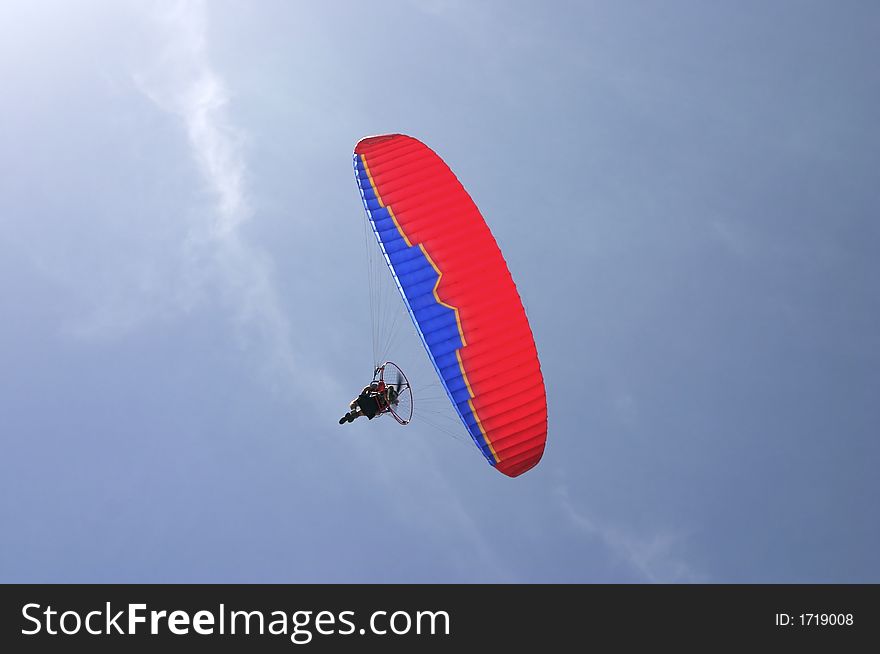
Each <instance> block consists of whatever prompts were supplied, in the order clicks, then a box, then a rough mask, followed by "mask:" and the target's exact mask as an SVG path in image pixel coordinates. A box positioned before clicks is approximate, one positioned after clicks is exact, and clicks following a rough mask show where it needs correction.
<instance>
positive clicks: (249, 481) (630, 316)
mask: <svg viewBox="0 0 880 654" xmlns="http://www.w3.org/2000/svg"><path fill="white" fill-rule="evenodd" d="M325 5H326V6H325ZM325 5H321V6H318V3H287V2H260V3H246V2H237V1H218V2H211V3H209V4H202V3H197V2H193V3H184V2H181V3H177V2H155V3H122V2H119V3H117V2H112V3H111V2H81V3H75V5H74V4H72V3H62V2H6V3H3V5H2V8H0V81H2V85H0V88H2V94H3V101H2V102H0V307H2V321H0V371H2V373H0V438H2V447H3V454H2V456H0V534H2V536H0V581H4V582H19V581H25V582H73V581H84V582H136V581H141V582H152V581H157V582H200V581H201V582H446V581H458V582H526V583H532V582H626V583H628V582H684V583H687V582H698V583H699V582H878V581H880V560H878V557H877V554H876V553H877V551H880V521H878V519H877V509H876V498H877V497H878V494H880V476H878V475H877V473H876V468H877V463H878V460H880V442H878V432H880V429H878V427H880V402H878V401H877V397H878V389H880V365H878V364H880V295H878V291H877V280H878V279H880V264H878V259H877V256H876V253H877V251H878V245H880V228H878V222H877V216H878V208H880V195H878V189H880V184H878V181H880V180H878V171H880V135H878V131H877V129H876V117H877V116H878V115H880V77H878V74H877V70H876V62H877V60H878V58H880V46H878V43H877V39H876V25H877V24H878V20H880V10H878V8H877V6H876V5H875V4H874V3H869V2H843V3H839V2H835V3H832V2H781V1H780V2H772V3H767V2H745V3H701V2H664V3H658V2H627V3H621V2H585V3H580V2H552V3H528V2H513V3H500V2H496V3H493V2H485V3H474V2H457V1H454V0H448V1H444V0H435V1H426V2H415V1H413V2H405V1H401V2H393V3H391V2H373V3H362V2H333V3H325ZM384 132H403V133H407V134H411V135H413V136H415V137H417V138H420V139H421V140H423V141H424V142H426V143H427V144H429V145H430V146H432V147H433V148H434V149H435V150H436V151H437V152H438V153H439V154H440V155H441V156H443V157H444V158H445V159H446V160H447V162H448V163H449V164H450V165H451V167H452V168H453V170H454V171H455V172H456V173H457V174H458V175H459V177H460V178H461V179H462V180H463V182H464V183H465V185H466V187H467V188H468V190H469V191H470V193H471V195H472V196H473V197H474V199H475V200H476V201H477V203H478V205H479V206H480V207H481V209H482V211H483V213H484V215H485V216H486V218H487V222H488V223H489V225H490V227H491V229H492V230H493V233H494V234H495V236H496V238H497V240H498V242H499V244H500V246H501V248H502V250H503V252H504V255H505V257H506V259H507V261H508V264H509V266H510V268H511V271H512V273H513V277H514V279H515V281H516V283H517V285H518V288H519V290H520V293H521V295H522V298H523V302H524V304H525V306H526V309H527V311H528V315H529V318H530V321H531V324H532V329H533V331H534V334H535V339H536V342H537V346H538V351H539V354H540V357H541V362H542V370H543V373H544V376H545V379H546V380H547V384H548V387H549V397H548V405H549V414H550V417H549V435H548V445H547V450H546V453H545V456H544V459H543V461H542V462H541V463H540V464H539V465H538V467H537V468H535V469H533V470H532V471H530V472H528V473H526V474H525V475H523V476H522V477H519V478H516V479H508V478H505V477H503V476H502V475H500V474H498V473H497V472H495V471H494V470H492V469H491V468H490V467H489V466H487V465H486V463H485V461H484V459H483V458H482V456H480V454H479V452H478V451H477V450H476V448H475V447H474V446H473V445H472V444H469V443H462V442H461V441H460V440H456V439H454V438H450V437H449V435H448V434H446V433H445V432H441V431H438V430H436V429H433V428H431V426H430V425H427V424H425V423H419V422H418V421H416V422H414V424H413V425H411V426H409V427H407V428H405V429H402V428H397V427H396V426H395V425H393V424H390V423H384V424H383V423H382V422H381V421H380V422H372V423H367V422H366V421H364V422H363V424H360V423H355V424H353V425H346V426H344V427H340V426H339V425H338V424H337V422H336V421H337V418H338V417H339V415H341V412H342V411H344V410H345V407H346V405H347V403H348V401H349V400H350V399H351V396H352V395H353V394H354V393H355V392H356V391H357V389H358V388H360V386H362V385H363V383H365V381H366V380H367V379H368V378H369V375H370V372H371V371H370V369H369V367H370V362H371V361H370V359H371V352H370V329H371V327H370V317H369V314H370V312H369V303H368V299H367V297H366V296H365V295H364V294H363V293H362V291H361V288H362V284H361V281H362V277H363V274H364V271H365V260H366V254H365V247H364V235H363V220H364V217H363V208H362V206H361V202H360V197H359V195H358V191H357V187H356V185H355V182H354V179H353V173H352V169H351V151H352V148H353V146H354V144H355V142H356V141H357V140H358V139H359V138H361V137H362V136H365V135H368V134H377V133H384ZM412 338H414V337H412ZM404 340H405V339H404ZM411 346H412V342H409V343H408V344H406V343H405V344H403V345H402V346H401V347H402V351H401V356H404V350H406V356H413V357H414V356H415V355H416V354H418V352H417V350H416V349H413V348H412V347H411ZM407 348H409V349H407ZM424 363H425V361H424V360H421V361H418V360H415V359H412V360H411V362H410V369H411V370H413V371H414V372H415V373H416V374H420V373H419V372H418V371H419V368H420V366H424ZM415 384H418V380H414V385H415ZM418 400H419V398H418V397H417V398H416V401H417V402H418Z"/></svg>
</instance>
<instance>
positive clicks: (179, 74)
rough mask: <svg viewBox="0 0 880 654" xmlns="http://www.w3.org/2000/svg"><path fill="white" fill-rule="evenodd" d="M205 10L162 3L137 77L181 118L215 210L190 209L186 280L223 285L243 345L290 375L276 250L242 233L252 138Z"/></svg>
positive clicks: (291, 355) (291, 357) (248, 210)
mask: <svg viewBox="0 0 880 654" xmlns="http://www.w3.org/2000/svg"><path fill="white" fill-rule="evenodd" d="M206 13H207V8H206V5H205V3H204V2H201V1H192V2H187V1H181V2H173V3H168V4H164V5H160V8H159V11H158V12H157V13H156V15H155V16H154V18H155V20H156V24H157V26H158V29H159V31H160V33H161V35H162V36H161V39H162V44H161V47H160V48H159V49H158V51H157V53H156V56H155V59H154V60H153V61H152V62H151V64H150V65H148V66H146V67H145V69H144V70H141V71H139V72H138V73H137V74H136V75H135V83H136V85H137V88H138V89H139V90H140V91H141V92H142V93H143V94H144V95H145V96H146V97H147V98H149V99H150V101H151V102H152V103H153V104H154V105H155V106H156V107H157V108H158V109H160V110H161V111H163V112H166V113H168V114H171V115H173V116H175V117H176V118H177V119H179V121H180V122H181V124H182V126H183V129H184V130H185V134H186V137H187V142H188V146H189V153H190V155H191V157H192V160H193V162H194V163H195V164H196V166H197V169H198V171H199V173H200V176H201V180H202V182H203V185H204V190H205V191H207V193H208V194H209V196H210V198H211V206H210V209H209V210H207V211H193V212H190V213H189V214H188V215H187V216H186V221H187V226H186V234H185V239H184V248H183V257H184V259H185V268H186V270H185V271H184V272H185V276H186V278H187V283H188V284H189V285H194V284H195V285H199V286H202V287H207V288H211V289H214V290H216V291H217V292H219V293H220V295H221V296H222V298H223V300H224V302H225V306H226V307H227V308H229V309H230V310H231V311H232V312H233V318H234V321H235V323H236V324H237V326H238V328H239V329H238V333H239V336H240V340H241V344H242V346H243V347H246V348H249V347H254V346H255V347H258V348H262V349H263V350H265V352H264V353H265V354H266V357H265V359H264V361H265V362H266V366H268V368H271V371H270V372H272V373H274V374H273V376H275V375H277V374H280V375H281V376H282V377H283V380H282V383H284V382H287V381H289V380H290V378H291V377H293V376H294V375H295V372H296V369H297V366H298V361H297V355H296V353H295V351H294V348H293V346H292V342H291V325H290V323H289V320H288V319H287V317H286V315H285V312H284V309H283V304H282V302H281V300H280V296H279V293H278V290H277V288H276V284H275V281H274V279H273V268H272V260H271V257H270V256H269V254H268V253H267V252H266V251H264V250H261V249H260V248H259V247H257V246H255V245H254V244H252V243H249V242H248V241H247V239H246V238H245V237H244V236H243V235H242V226H243V225H245V224H246V223H247V222H248V221H249V220H251V219H252V218H253V215H254V212H253V209H252V207H251V204H250V203H249V199H248V189H247V164H246V158H245V154H244V146H245V143H246V138H245V135H244V133H243V132H242V131H241V130H239V129H237V128H236V126H235V125H234V124H233V122H232V120H231V118H230V115H229V111H228V104H229V93H228V90H227V87H226V84H225V83H224V80H223V77H222V76H221V75H220V73H219V72H218V71H217V70H215V69H214V68H213V67H212V64H211V60H210V57H209V52H208V29H207V15H206ZM269 362H271V363H269Z"/></svg>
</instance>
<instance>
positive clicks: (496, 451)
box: [354, 134, 547, 477]
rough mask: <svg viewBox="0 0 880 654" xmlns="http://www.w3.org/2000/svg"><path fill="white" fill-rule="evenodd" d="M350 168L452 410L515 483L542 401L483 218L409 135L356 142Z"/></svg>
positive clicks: (537, 443)
mask: <svg viewBox="0 0 880 654" xmlns="http://www.w3.org/2000/svg"><path fill="white" fill-rule="evenodd" d="M354 168H355V176H356V179H357V182H358V186H359V188H360V191H361V197H362V199H363V203H364V207H365V209H366V213H367V218H368V221H369V225H370V227H371V228H372V231H373V234H374V235H375V237H376V240H377V242H378V243H379V246H380V248H381V251H382V254H383V257H384V260H385V263H386V264H387V267H388V270H389V272H390V274H391V275H392V276H393V279H394V281H395V283H396V285H397V288H398V290H399V291H400V295H401V297H402V298H403V301H404V304H405V305H406V308H407V311H408V312H409V315H410V317H411V318H412V321H413V324H414V325H415V327H416V330H417V331H418V334H419V337H420V338H421V340H422V343H423V345H424V346H425V350H426V351H427V353H428V356H429V358H430V360H431V363H432V364H433V366H434V369H435V370H436V373H437V375H438V377H439V379H440V381H441V383H442V385H443V388H444V390H445V391H446V394H447V395H448V397H449V399H450V401H451V402H452V405H453V406H454V408H455V411H456V413H457V414H458V416H459V418H460V419H461V422H462V423H463V424H464V426H465V428H466V429H467V430H468V433H469V434H470V435H471V438H472V439H473V441H474V442H475V443H476V445H477V447H478V448H479V449H480V451H481V452H482V453H483V456H485V458H486V460H487V461H488V462H489V463H490V464H491V465H493V466H494V467H495V468H497V469H498V470H499V471H500V472H503V473H504V474H506V475H508V476H511V477H515V476H517V475H519V474H522V473H523V472H525V471H526V470H529V469H530V468H532V467H534V466H535V465H536V464H537V463H538V461H540V459H541V456H542V455H543V452H544V446H545V442H546V437H547V399H546V394H545V392H544V380H543V377H542V374H541V366H540V362H539V360H538V354H537V349H536V347H535V341H534V338H533V336H532V331H531V327H530V325H529V321H528V319H527V317H526V313H525V310H524V308H523V305H522V301H521V299H520V297H519V293H518V292H517V290H516V286H515V285H514V282H513V278H512V277H511V274H510V271H509V270H508V268H507V263H506V262H505V260H504V258H503V256H502V254H501V250H500V249H499V247H498V244H497V243H496V241H495V239H494V237H493V236H492V233H491V232H490V231H489V227H488V226H487V225H486V221H485V220H484V219H483V216H482V215H481V214H480V211H479V209H478V208H477V206H476V204H475V203H474V201H473V200H472V199H471V197H470V195H469V194H468V193H467V191H466V190H465V189H464V187H463V186H462V185H461V183H460V182H459V181H458V179H457V178H456V177H455V175H454V174H453V173H452V171H451V170H450V169H449V167H448V166H447V165H446V163H445V162H444V161H443V160H442V159H441V158H440V157H439V156H438V155H437V154H436V153H435V152H434V151H433V150H431V149H430V148H429V147H428V146H426V145H425V144H423V143H421V142H420V141H418V140H416V139H414V138H412V137H409V136H405V135H403V134H386V135H382V136H372V137H368V138H364V139H362V140H361V141H359V142H358V144H357V146H356V147H355V150H354ZM387 365H388V364H386V366H387ZM395 374H396V373H395ZM407 387H408V382H407ZM411 406H412V404H411V402H410V407H411ZM407 421H408V420H407Z"/></svg>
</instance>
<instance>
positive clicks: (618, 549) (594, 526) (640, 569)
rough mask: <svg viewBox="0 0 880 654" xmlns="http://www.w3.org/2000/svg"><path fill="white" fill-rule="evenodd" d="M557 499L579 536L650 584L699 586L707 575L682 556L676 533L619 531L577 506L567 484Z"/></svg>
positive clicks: (560, 487) (562, 486)
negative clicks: (604, 549) (596, 542)
mask: <svg viewBox="0 0 880 654" xmlns="http://www.w3.org/2000/svg"><path fill="white" fill-rule="evenodd" d="M556 495H557V497H558V498H559V502H560V505H561V507H562V509H563V512H564V513H565V515H566V517H567V518H568V520H569V521H570V522H571V524H572V525H573V526H574V527H575V528H576V529H578V530H579V531H580V532H582V533H583V534H585V535H586V536H588V537H590V538H595V539H597V540H599V541H600V542H601V543H602V544H603V545H604V546H605V547H607V548H608V549H609V550H610V551H611V552H612V553H613V554H614V555H615V556H617V557H619V558H620V559H621V560H623V561H624V562H625V563H626V564H627V565H628V566H630V567H631V568H632V569H633V570H635V571H636V572H637V573H638V574H640V575H641V576H642V577H644V578H645V580H646V581H648V582H651V583H688V582H689V583H699V582H705V581H706V577H705V575H703V574H701V573H699V572H697V571H696V570H694V569H693V567H692V566H691V565H689V564H688V563H687V562H686V561H685V560H684V558H683V557H682V555H681V552H680V551H681V548H682V545H683V542H684V537H683V535H682V534H681V533H680V532H677V531H675V530H664V531H660V532H657V533H654V534H651V535H648V536H644V535H636V534H633V533H632V532H629V531H627V530H625V529H621V528H620V527H616V526H613V525H609V524H604V523H602V522H600V521H599V520H596V519H595V518H593V517H591V516H589V515H588V514H587V513H585V512H584V511H583V510H581V509H579V508H578V507H576V506H575V504H574V502H573V501H572V499H571V496H570V495H569V493H568V490H567V488H566V486H565V485H564V484H560V485H559V486H557V488H556Z"/></svg>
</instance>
